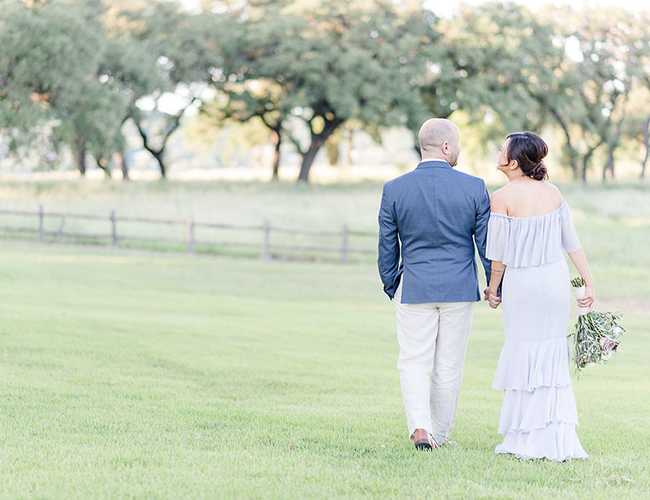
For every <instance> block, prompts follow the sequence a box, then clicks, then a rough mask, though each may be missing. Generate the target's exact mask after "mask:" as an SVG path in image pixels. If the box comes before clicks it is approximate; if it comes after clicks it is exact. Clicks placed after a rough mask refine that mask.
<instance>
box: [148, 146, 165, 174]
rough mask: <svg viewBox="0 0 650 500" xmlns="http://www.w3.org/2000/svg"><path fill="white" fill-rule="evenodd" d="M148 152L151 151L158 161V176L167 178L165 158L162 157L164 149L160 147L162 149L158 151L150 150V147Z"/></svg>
mask: <svg viewBox="0 0 650 500" xmlns="http://www.w3.org/2000/svg"><path fill="white" fill-rule="evenodd" d="M149 152H150V153H151V155H152V156H153V157H154V158H155V159H156V161H157V162H158V168H159V169H160V177H161V178H162V179H166V178H167V165H165V160H164V157H163V154H164V152H165V149H164V148H162V149H160V150H158V151H152V150H151V149H150V150H149Z"/></svg>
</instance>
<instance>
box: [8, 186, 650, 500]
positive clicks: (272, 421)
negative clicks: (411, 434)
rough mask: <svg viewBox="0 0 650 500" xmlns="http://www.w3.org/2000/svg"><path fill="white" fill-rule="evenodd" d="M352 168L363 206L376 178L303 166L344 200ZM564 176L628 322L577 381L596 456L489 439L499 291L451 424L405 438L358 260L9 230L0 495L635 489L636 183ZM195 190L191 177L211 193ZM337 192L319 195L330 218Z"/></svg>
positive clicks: (381, 313)
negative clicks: (560, 459) (31, 237)
mask: <svg viewBox="0 0 650 500" xmlns="http://www.w3.org/2000/svg"><path fill="white" fill-rule="evenodd" d="M126 189H136V188H132V187H129V188H126ZM170 189H171V188H170ZM231 189H235V190H237V189H239V190H240V191H241V192H246V191H247V190H248V191H251V195H250V199H251V204H252V206H253V207H254V210H257V209H258V208H259V209H260V210H261V206H262V205H263V203H264V200H267V201H268V200H269V199H276V200H281V199H284V198H285V195H286V193H285V191H289V190H293V189H294V188H293V187H291V188H289V187H286V186H279V187H275V188H273V187H269V188H266V187H258V188H255V187H246V186H244V187H241V188H238V187H235V188H224V189H223V192H222V191H219V192H220V193H222V194H223V193H226V194H227V192H228V190H231ZM296 189H298V188H296ZM330 189H331V190H330ZM346 190H349V192H350V193H351V194H353V196H351V198H353V199H354V201H353V202H352V203H354V204H355V207H356V208H354V209H352V210H358V212H357V213H356V215H355V216H356V217H358V218H359V220H360V221H361V222H360V225H361V226H364V227H365V226H367V227H371V226H372V221H373V220H374V217H375V214H374V213H373V212H374V210H375V206H374V203H375V200H376V197H377V193H376V186H362V187H360V188H358V189H357V190H355V189H353V188H341V189H340V190H336V189H334V188H315V191H314V192H315V193H316V195H315V199H316V200H320V201H321V202H323V200H330V199H336V200H339V201H340V200H341V199H343V198H344V196H343V195H342V194H341V193H344V194H345V193H346V192H347V191H346ZM241 192H240V195H241V196H243V195H242V193H241ZM292 192H293V191H292ZM296 192H297V191H296ZM278 193H279V194H278ZM283 193H284V194H283ZM69 194H70V193H68V195H69ZM226 194H224V197H225V198H228V196H226ZM565 194H566V196H567V199H568V200H569V202H570V204H571V205H572V207H573V209H574V215H575V218H576V223H577V225H578V231H579V234H580V236H581V239H582V241H583V244H584V246H585V249H586V250H587V254H588V256H589V258H590V264H591V266H592V270H593V272H594V275H595V278H596V281H597V290H596V293H597V298H598V300H597V307H598V308H599V309H600V310H612V311H621V312H624V313H625V317H624V319H623V325H624V326H625V327H626V328H627V330H628V332H627V334H626V336H625V338H624V341H623V344H622V346H621V349H620V350H619V353H618V354H616V355H615V356H614V357H613V358H612V359H611V360H610V361H609V362H608V364H607V365H605V366H599V367H595V368H592V369H590V370H587V371H586V374H585V376H584V377H582V378H581V379H580V380H576V381H575V383H574V391H575V394H576V398H577V404H578V412H579V417H580V421H581V425H580V427H579V428H578V434H579V436H580V439H581V441H582V444H583V446H584V448H585V450H586V451H587V452H588V453H589V454H590V458H589V459H587V460H574V461H570V462H568V463H564V464H558V463H553V462H548V461H536V462H522V461H519V460H517V459H514V458H512V457H509V456H503V455H495V454H494V453H493V449H494V446H495V445H496V444H498V443H499V442H500V439H501V438H500V436H497V435H496V428H497V424H498V416H499V410H500V404H501V394H500V393H499V392H498V391H494V390H492V389H491V388H490V384H491V379H492V377H493V375H494V372H495V369H496V364H497V360H498V354H499V350H500V348H501V343H502V338H503V334H502V320H501V312H500V311H498V312H495V311H492V310H490V309H489V308H488V307H487V305H486V304H484V303H482V304H480V305H479V306H478V307H477V312H476V315H475V319H474V327H473V331H472V336H471V338H470V344H469V349H468V354H467V361H466V369H465V377H464V381H463V387H462V392H461V400H460V405H459V412H458V417H457V423H456V427H455V430H454V433H453V436H452V439H454V440H455V441H457V442H458V445H457V446H455V447H445V448H443V449H441V450H440V451H439V452H436V453H417V452H415V451H414V449H413V447H412V444H411V443H410V441H408V439H407V436H406V432H407V431H406V428H405V417H404V414H403V407H402V400H401V394H400V389H399V381H398V376H397V370H396V367H395V362H396V357H397V345H396V340H395V326H394V313H393V308H392V305H391V304H390V302H389V301H388V300H387V299H386V298H385V297H383V295H382V293H381V286H380V283H379V278H378V276H377V273H376V270H375V267H374V264H373V263H372V262H371V261H370V260H369V261H368V262H360V263H356V264H353V265H349V266H342V265H338V264H323V263H321V264H317V263H300V262H297V263H296V262H293V263H290V262H277V261H276V262H261V261H258V260H254V259H244V258H226V257H208V256H194V257H192V256H186V255H180V254H160V253H147V252H141V251H129V250H119V249H118V250H112V249H106V248H102V247H74V246H65V245H41V244H38V243H32V242H14V241H7V240H3V241H2V242H0V259H1V262H2V264H1V265H0V317H1V318H2V320H1V321H0V380H1V381H2V385H1V387H2V397H1V398H0V429H1V432H0V499H11V500H19V499H66V500H67V499H74V498H79V499H84V500H92V499H172V498H183V499H199V498H205V499H222V498H223V499H228V498H237V499H240V498H252V499H258V498H260V499H261V498H286V499H295V498H306V499H321V498H322V499H329V498H377V499H383V498H399V499H401V498H404V499H412V498H423V499H424V498H427V499H428V498H453V499H473V498H481V499H488V498H489V499H519V498H528V499H557V498H562V499H578V498H580V499H583V498H584V499H590V500H595V499H612V498H616V499H618V498H630V499H644V498H650V462H649V461H648V458H647V457H648V454H649V452H650V386H649V382H648V380H649V379H650V365H649V364H648V363H647V358H646V353H647V352H650V335H649V334H650V326H648V325H650V298H649V297H650V268H649V267H648V265H647V257H648V250H647V249H648V248H650V208H649V206H650V204H648V203H646V202H645V201H644V200H647V199H648V195H649V192H648V189H647V188H645V189H634V188H627V189H624V190H623V189H618V190H617V189H601V190H592V191H578V190H577V189H572V188H570V187H568V188H567V189H566V190H565ZM52 196H53V198H56V196H55V195H52ZM57 196H58V195H57ZM66 196H67V195H66ZM150 196H154V195H150ZM177 196H178V199H180V198H181V195H177ZM60 198H61V200H62V199H63V195H61V197H60ZM108 198H109V197H108V195H107V198H106V200H105V201H104V202H103V203H105V204H106V206H109V204H110V203H112V202H113V200H112V199H108ZM209 198H210V197H209V195H208V194H205V196H204V197H201V196H198V197H194V198H193V199H195V200H197V199H198V200H204V201H201V202H202V203H203V202H204V203H206V207H207V206H208V205H207V204H208V201H207V200H209ZM233 198H234V196H233ZM238 199H239V198H238ZM253 199H254V200H255V201H252V200H253ZM25 200H26V198H25ZM25 200H20V199H18V198H17V197H16V198H15V199H14V200H13V201H11V200H10V201H9V202H7V201H6V200H5V202H4V203H5V205H6V204H7V203H10V204H16V205H20V204H21V203H27V201H25ZM61 200H59V199H56V200H54V201H56V202H57V203H59V204H63V201H61ZM294 200H298V201H300V202H304V203H305V204H306V207H305V210H304V211H301V213H305V212H306V213H308V214H309V213H311V214H318V213H319V212H318V210H319V209H318V208H317V207H312V206H311V205H309V203H310V202H309V200H308V199H307V197H306V196H303V195H302V194H300V192H298V194H297V195H296V198H294ZM70 203H71V204H74V203H78V204H79V205H81V204H83V203H90V202H84V201H83V200H80V199H77V200H74V199H73V200H72V201H70ZM139 203H144V202H142V201H140V202H139ZM178 203H179V204H181V202H180V201H179V202H178ZM197 203H198V201H197ZM215 203H217V204H218V203H225V202H219V201H216V202H215ZM239 203H241V207H242V209H243V208H244V207H245V203H244V201H240V202H239ZM327 203H330V202H327ZM327 203H324V204H325V206H333V203H334V202H331V203H332V205H328V204H327ZM285 205H287V206H288V205H289V203H286V202H285ZM143 206H144V205H143ZM273 210H274V211H275V212H278V217H279V216H280V214H281V213H284V212H286V213H292V214H293V212H292V211H291V209H290V208H286V209H285V208H278V207H276V208H274V209H273ZM283 210H284V212H283ZM321 210H324V209H321ZM345 212H346V207H345V206H344V207H339V209H338V211H336V212H334V215H333V218H334V219H336V222H339V221H340V220H341V219H342V215H341V214H344V213H345ZM143 215H144V214H143ZM293 216H294V217H295V218H296V224H298V223H299V222H301V221H302V219H300V217H305V218H306V217H307V215H298V214H294V215H293ZM250 217H251V218H253V216H250ZM305 220H306V219H305ZM303 227H304V226H303Z"/></svg>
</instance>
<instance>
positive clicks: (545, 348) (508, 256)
mask: <svg viewBox="0 0 650 500" xmlns="http://www.w3.org/2000/svg"><path fill="white" fill-rule="evenodd" d="M580 248H581V245H580V241H579V240H578V236H577V235H576V232H575V229H574V227H573V219H572V217H571V212H570V211H569V207H568V205H567V204H566V202H564V203H563V204H562V206H561V207H560V208H558V209H557V210H555V211H554V212H551V213H548V214H544V215H540V216H536V217H509V216H506V215H502V214H495V213H493V214H491V216H490V221H489V224H488V235H487V249H486V254H487V258H488V259H490V260H496V261H500V262H503V264H505V266H506V270H505V274H504V277H503V287H502V299H503V302H502V307H503V322H504V328H505V343H504V345H503V349H502V351H501V356H500V358H499V366H498V368H497V373H496V376H495V378H494V382H493V384H492V387H494V388H495V389H500V390H503V406H502V407H501V417H500V419H499V434H503V435H504V436H505V438H504V440H503V443H502V444H500V445H499V446H497V447H496V449H495V452H496V453H512V454H513V455H515V456H516V457H518V458H525V459H532V458H547V459H549V460H557V461H563V460H567V459H570V458H586V457H587V454H586V453H585V451H584V450H583V449H582V446H581V445H580V440H579V439H578V436H577V434H576V431H575V427H576V425H578V414H577V409H576V403H575V399H574V396H573V389H572V388H571V377H570V373H569V344H568V340H567V325H568V320H569V310H570V304H571V302H570V301H571V296H570V293H571V290H570V285H569V269H568V266H567V263H566V260H565V258H564V251H566V252H567V253H571V252H575V251H576V250H579V249H580Z"/></svg>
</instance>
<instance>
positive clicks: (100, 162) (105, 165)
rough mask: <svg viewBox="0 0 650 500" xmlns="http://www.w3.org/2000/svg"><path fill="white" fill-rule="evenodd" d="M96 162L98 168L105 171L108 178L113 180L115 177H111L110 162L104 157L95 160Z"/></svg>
mask: <svg viewBox="0 0 650 500" xmlns="http://www.w3.org/2000/svg"><path fill="white" fill-rule="evenodd" d="M95 161H96V163H97V166H98V167H99V168H100V169H102V170H103V171H104V174H105V175H106V177H108V178H109V179H112V178H113V177H112V176H111V169H110V168H109V167H108V162H107V161H106V159H105V158H104V157H103V156H98V157H97V158H95Z"/></svg>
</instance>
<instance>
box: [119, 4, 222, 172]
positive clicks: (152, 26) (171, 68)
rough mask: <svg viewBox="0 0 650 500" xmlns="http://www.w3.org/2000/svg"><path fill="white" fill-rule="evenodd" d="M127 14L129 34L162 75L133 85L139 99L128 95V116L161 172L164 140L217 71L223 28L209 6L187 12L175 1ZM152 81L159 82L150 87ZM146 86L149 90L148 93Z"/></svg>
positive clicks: (200, 97)
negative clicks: (151, 56)
mask: <svg viewBox="0 0 650 500" xmlns="http://www.w3.org/2000/svg"><path fill="white" fill-rule="evenodd" d="M128 15H129V17H130V18H131V19H132V21H133V23H134V26H135V29H132V30H131V35H132V38H133V40H135V41H137V42H139V43H140V44H142V46H143V47H146V50H147V51H149V54H155V56H156V71H155V72H154V73H156V72H157V73H159V74H160V76H161V78H162V84H160V81H158V82H157V83H158V85H150V84H151V83H152V82H146V84H145V85H141V86H138V87H137V89H138V90H139V92H136V93H134V94H133V97H136V95H137V96H138V99H137V100H135V101H133V100H132V103H133V104H132V105H131V106H130V108H129V112H130V113H129V117H130V118H131V119H133V122H134V123H135V125H136V127H137V129H138V132H139V134H140V136H141V138H142V142H143V146H144V148H145V149H146V150H147V151H149V153H151V155H152V156H153V157H154V158H155V159H156V161H157V163H158V166H159V168H160V173H161V176H162V177H163V178H164V177H166V175H167V164H166V162H165V150H166V147H167V143H168V140H169V138H170V137H171V135H172V134H173V133H174V132H175V131H176V130H177V129H178V128H179V127H180V125H181V122H182V120H183V117H184V116H185V113H186V112H187V110H188V109H190V108H191V107H197V108H198V107H199V106H200V104H201V102H202V100H203V98H204V95H205V92H206V90H207V88H208V84H209V83H210V82H211V81H212V78H213V74H215V73H217V72H218V71H219V67H220V65H221V59H220V51H219V43H220V41H222V40H223V39H224V38H225V32H226V31H227V28H226V27H225V26H224V25H223V24H222V23H221V22H220V18H219V16H218V15H214V14H211V13H209V12H206V13H200V14H196V15H191V14H188V13H187V12H184V11H183V10H182V8H181V6H180V4H179V3H178V2H175V1H173V2H157V3H156V4H154V5H153V6H149V7H147V8H143V9H142V10H139V11H136V12H130V13H129V14H128ZM140 83H145V82H144V81H141V82H140ZM151 87H157V88H155V89H154V90H152V89H151ZM145 89H146V90H145ZM147 90H148V91H151V93H150V94H148V95H147V94H146V93H145V92H146V91H147ZM171 96H173V97H171ZM142 99H146V101H148V103H149V105H148V106H147V105H145V103H143V101H142ZM165 99H166V100H167V101H173V107H174V108H175V109H173V110H169V109H164V108H163V107H162V106H161V103H162V102H163V101H164V100H165Z"/></svg>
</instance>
